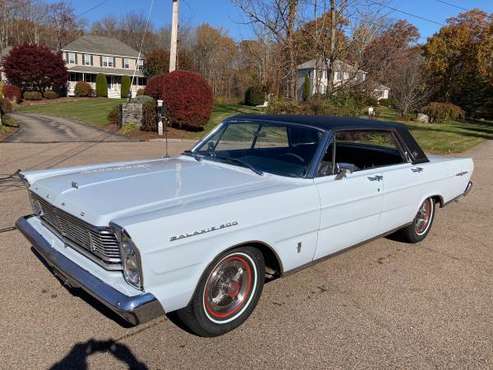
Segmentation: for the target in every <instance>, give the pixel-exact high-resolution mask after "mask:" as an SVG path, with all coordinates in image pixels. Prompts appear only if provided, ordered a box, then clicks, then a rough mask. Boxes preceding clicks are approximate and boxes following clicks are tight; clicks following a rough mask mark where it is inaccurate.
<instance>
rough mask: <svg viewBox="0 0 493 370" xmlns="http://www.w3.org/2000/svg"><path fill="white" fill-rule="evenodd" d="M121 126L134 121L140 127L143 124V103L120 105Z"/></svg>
mask: <svg viewBox="0 0 493 370" xmlns="http://www.w3.org/2000/svg"><path fill="white" fill-rule="evenodd" d="M119 116H120V117H119V122H120V127H122V126H124V125H126V124H129V123H134V124H136V125H137V126H139V127H140V125H141V124H142V104H139V103H125V104H121V105H120V115H119Z"/></svg>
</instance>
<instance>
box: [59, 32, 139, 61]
mask: <svg viewBox="0 0 493 370" xmlns="http://www.w3.org/2000/svg"><path fill="white" fill-rule="evenodd" d="M62 50H70V51H81V52H87V53H95V54H109V55H119V56H128V57H138V56H139V52H138V51H137V50H135V49H133V48H131V47H130V46H128V45H127V44H125V43H123V42H121V41H120V40H117V39H114V38H111V37H105V36H94V35H86V36H82V37H79V38H78V39H77V40H75V41H72V42H71V43H69V44H67V45H65V47H64V48H63V49H62Z"/></svg>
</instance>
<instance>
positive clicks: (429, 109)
mask: <svg viewBox="0 0 493 370" xmlns="http://www.w3.org/2000/svg"><path fill="white" fill-rule="evenodd" d="M421 111H422V112H423V113H424V114H427V115H428V117H430V122H432V123H433V122H434V123H440V122H444V121H447V120H459V119H464V117H465V113H464V111H463V110H462V108H461V107H459V106H457V105H455V104H452V103H441V102H431V103H429V104H428V105H426V106H424V107H423V109H421Z"/></svg>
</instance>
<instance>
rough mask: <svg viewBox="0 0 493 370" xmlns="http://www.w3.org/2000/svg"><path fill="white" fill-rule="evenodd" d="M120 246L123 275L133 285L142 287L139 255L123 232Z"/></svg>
mask: <svg viewBox="0 0 493 370" xmlns="http://www.w3.org/2000/svg"><path fill="white" fill-rule="evenodd" d="M120 248H121V253H122V265H123V276H124V277H125V280H126V281H127V282H128V283H130V284H132V285H134V286H135V287H137V288H139V289H141V288H142V275H141V270H140V256H139V252H138V250H137V247H136V246H135V244H134V243H133V242H132V240H131V239H130V237H129V236H128V235H126V234H125V233H124V234H123V235H122V238H121V242H120Z"/></svg>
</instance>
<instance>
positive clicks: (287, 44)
mask: <svg viewBox="0 0 493 370" xmlns="http://www.w3.org/2000/svg"><path fill="white" fill-rule="evenodd" d="M233 3H235V4H236V5H237V6H238V7H239V8H240V9H241V10H242V11H243V13H244V14H245V15H246V17H247V18H248V19H249V20H250V22H251V23H253V24H255V25H257V26H260V27H262V28H263V29H264V30H265V31H266V32H268V33H269V34H270V36H271V38H272V39H273V40H275V42H276V43H277V44H278V45H280V46H281V47H282V48H283V51H284V58H285V60H286V61H287V62H286V63H285V65H284V68H285V69H286V70H287V73H286V80H287V89H286V92H287V96H288V97H290V98H296V79H297V64H296V55H297V51H296V44H295V38H294V36H295V31H296V29H297V25H298V19H299V10H300V9H299V8H300V2H299V0H233Z"/></svg>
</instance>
